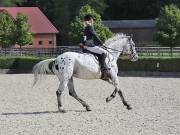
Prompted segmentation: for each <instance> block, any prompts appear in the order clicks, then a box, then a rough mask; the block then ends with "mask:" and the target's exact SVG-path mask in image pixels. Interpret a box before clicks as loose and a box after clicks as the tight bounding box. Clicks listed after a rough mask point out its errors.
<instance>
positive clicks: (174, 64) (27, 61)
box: [0, 57, 180, 72]
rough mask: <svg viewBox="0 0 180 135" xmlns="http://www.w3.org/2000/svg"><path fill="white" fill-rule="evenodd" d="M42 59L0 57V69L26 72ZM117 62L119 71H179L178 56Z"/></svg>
mask: <svg viewBox="0 0 180 135" xmlns="http://www.w3.org/2000/svg"><path fill="white" fill-rule="evenodd" d="M43 59H47V58H38V57H0V69H11V70H15V71H17V72H24V71H26V72H27V71H31V70H32V68H33V66H34V65H35V64H36V63H38V62H39V61H41V60H43ZM158 63H159V64H158ZM117 64H118V67H119V70H120V71H161V72H180V58H175V57H174V58H173V57H169V58H168V57H167V58H166V57H162V58H158V57H144V58H143V57H140V58H139V60H138V61H136V62H131V61H130V60H128V59H124V58H121V59H119V60H118V63H117ZM157 65H159V66H157Z"/></svg>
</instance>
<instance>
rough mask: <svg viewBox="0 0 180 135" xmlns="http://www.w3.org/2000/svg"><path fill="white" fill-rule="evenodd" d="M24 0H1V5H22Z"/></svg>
mask: <svg viewBox="0 0 180 135" xmlns="http://www.w3.org/2000/svg"><path fill="white" fill-rule="evenodd" d="M23 1H24V0H0V6H5V7H11V6H20V5H21V4H22V3H23Z"/></svg>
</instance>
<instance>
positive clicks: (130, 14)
mask: <svg viewBox="0 0 180 135" xmlns="http://www.w3.org/2000/svg"><path fill="white" fill-rule="evenodd" d="M172 3H173V4H175V5H180V0H107V1H106V4H107V5H108V8H107V9H106V10H105V12H104V14H103V17H104V18H105V19H110V20H121V19H124V20H125V19H128V20H130V19H136V20H138V19H154V18H156V17H158V16H159V13H160V9H161V7H164V6H165V5H169V4H172Z"/></svg>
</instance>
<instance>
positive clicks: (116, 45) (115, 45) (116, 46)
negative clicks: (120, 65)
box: [106, 38, 125, 60]
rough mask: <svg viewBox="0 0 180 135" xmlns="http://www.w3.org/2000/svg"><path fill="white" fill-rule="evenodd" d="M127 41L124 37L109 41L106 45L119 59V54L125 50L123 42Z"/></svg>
mask: <svg viewBox="0 0 180 135" xmlns="http://www.w3.org/2000/svg"><path fill="white" fill-rule="evenodd" d="M124 43H125V40H124V38H122V39H119V40H116V41H114V42H111V43H107V44H106V47H107V48H108V51H109V52H110V53H111V54H112V55H113V57H114V58H115V59H116V60H117V59H118V58H119V55H120V54H121V53H122V51H123V44H124Z"/></svg>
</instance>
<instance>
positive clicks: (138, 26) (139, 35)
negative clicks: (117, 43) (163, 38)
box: [103, 20, 156, 43]
mask: <svg viewBox="0 0 180 135" xmlns="http://www.w3.org/2000/svg"><path fill="white" fill-rule="evenodd" d="M103 23H104V24H105V26H107V27H108V28H109V29H110V30H111V31H112V32H113V33H125V34H128V35H131V34H132V35H133V39H134V41H135V42H136V43H152V42H154V41H155V39H154V34H155V32H156V29H155V20H109V21H103Z"/></svg>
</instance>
